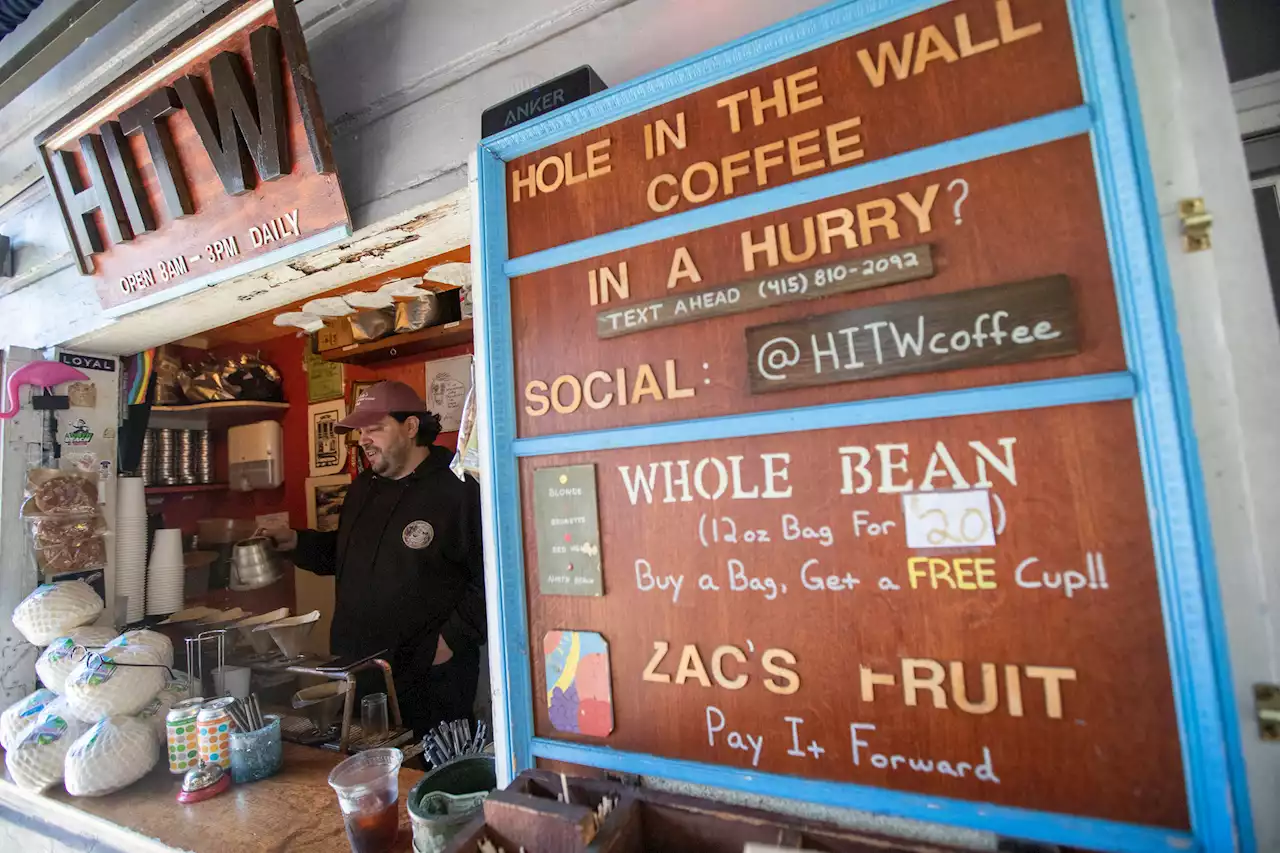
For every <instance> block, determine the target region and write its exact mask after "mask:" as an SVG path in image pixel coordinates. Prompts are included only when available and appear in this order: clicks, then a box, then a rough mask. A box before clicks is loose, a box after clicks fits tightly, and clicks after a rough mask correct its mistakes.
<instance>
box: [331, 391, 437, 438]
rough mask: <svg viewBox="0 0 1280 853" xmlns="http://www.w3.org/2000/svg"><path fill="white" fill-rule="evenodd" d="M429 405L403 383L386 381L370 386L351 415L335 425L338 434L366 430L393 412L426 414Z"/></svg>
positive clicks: (357, 401) (357, 402)
mask: <svg viewBox="0 0 1280 853" xmlns="http://www.w3.org/2000/svg"><path fill="white" fill-rule="evenodd" d="M425 411H427V404H426V403H424V402H423V401H422V398H421V397H419V396H418V392H417V391H414V390H413V389H412V388H410V387H409V386H408V385H406V384H404V383H403V382H392V381H384V382H378V383H377V384H375V385H370V386H369V388H368V389H366V390H365V391H364V393H362V394H361V395H360V399H358V400H356V407H355V408H354V409H352V410H351V414H349V415H347V416H346V417H345V418H343V419H342V420H340V421H338V422H337V423H336V424H335V425H334V431H335V432H338V433H346V432H351V430H353V429H365V428H366V427H371V426H373V425H374V424H376V423H378V422H379V421H381V420H382V419H383V418H385V417H386V416H387V415H389V414H391V413H392V412H425Z"/></svg>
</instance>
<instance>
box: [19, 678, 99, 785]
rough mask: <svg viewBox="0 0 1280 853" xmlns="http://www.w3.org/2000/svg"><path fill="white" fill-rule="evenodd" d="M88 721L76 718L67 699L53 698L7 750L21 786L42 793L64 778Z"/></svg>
mask: <svg viewBox="0 0 1280 853" xmlns="http://www.w3.org/2000/svg"><path fill="white" fill-rule="evenodd" d="M87 727H88V724H87V723H85V722H84V721H83V720H80V719H79V718H77V717H76V716H75V715H74V714H72V713H71V711H70V709H69V708H68V707H67V702H66V700H65V699H63V698H61V697H59V698H58V699H55V700H53V701H52V702H51V703H49V704H48V705H47V706H45V709H44V710H43V711H41V712H40V713H39V715H37V717H36V720H35V724H34V725H32V726H31V728H29V729H27V731H26V732H25V733H24V734H23V736H22V739H21V740H20V741H19V742H18V744H17V746H15V747H14V748H13V749H11V750H8V751H6V752H5V755H4V764H5V767H7V768H8V769H9V775H10V776H11V777H13V781H15V782H17V783H18V785H19V787H21V788H24V789H26V790H28V791H36V792H37V793H38V792H41V791H43V790H45V789H46V788H48V787H49V786H50V785H52V784H53V783H55V782H57V781H58V780H59V779H61V778H62V773H63V768H64V764H65V762H66V758H67V752H68V751H69V750H70V749H71V744H73V743H75V740H76V738H78V737H80V735H81V734H83V733H84V730H85V729H86V728H87Z"/></svg>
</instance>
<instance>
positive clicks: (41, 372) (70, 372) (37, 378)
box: [0, 361, 89, 420]
mask: <svg viewBox="0 0 1280 853" xmlns="http://www.w3.org/2000/svg"><path fill="white" fill-rule="evenodd" d="M88 378H89V377H88V375H87V374H85V373H83V372H81V371H79V370H76V369H75V368H74V367H72V366H71V365H69V364H63V363H62V362H60V361H33V362H31V363H30V364H24V365H22V367H19V368H18V369H17V370H15V371H13V373H11V374H10V375H9V385H8V389H9V395H8V404H7V405H6V407H5V409H4V411H2V412H0V420H8V419H9V418H11V417H13V416H14V415H16V414H18V389H19V388H21V387H22V386H23V385H35V386H36V387H38V388H45V389H48V388H52V387H53V386H55V385H61V384H62V383H63V382H71V381H72V380H74V379H88Z"/></svg>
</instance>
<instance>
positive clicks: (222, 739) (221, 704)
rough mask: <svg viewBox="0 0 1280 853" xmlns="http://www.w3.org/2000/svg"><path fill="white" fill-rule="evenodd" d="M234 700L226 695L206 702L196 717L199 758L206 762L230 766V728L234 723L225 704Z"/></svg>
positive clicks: (232, 727) (233, 726) (225, 766)
mask: <svg viewBox="0 0 1280 853" xmlns="http://www.w3.org/2000/svg"><path fill="white" fill-rule="evenodd" d="M234 701H236V700H235V699H234V698H232V697H230V696H227V697H225V698H222V699H214V700H213V701H212V702H206V703H205V704H204V707H203V708H201V709H200V715H199V716H198V717H196V732H197V736H196V740H197V742H198V743H199V745H200V760H201V761H203V762H205V763H206V764H217V765H219V766H221V767H224V768H228V769H229V768H230V767H231V730H232V729H234V728H235V723H233V722H232V721H231V715H230V714H228V713H227V706H228V705H230V704H231V703H232V702H234Z"/></svg>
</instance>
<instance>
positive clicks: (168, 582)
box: [147, 527, 185, 616]
mask: <svg viewBox="0 0 1280 853" xmlns="http://www.w3.org/2000/svg"><path fill="white" fill-rule="evenodd" d="M184 574H185V570H184V568H183V563H182V531H181V530H179V529H178V528H176V527H166V528H164V529H162V530H157V531H156V540H155V544H154V545H153V546H152V548H151V564H150V565H149V566H147V615H148V616H163V615H168V614H170V613H177V612H178V611H179V610H181V609H182V584H183V580H184V577H183V576H184Z"/></svg>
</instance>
